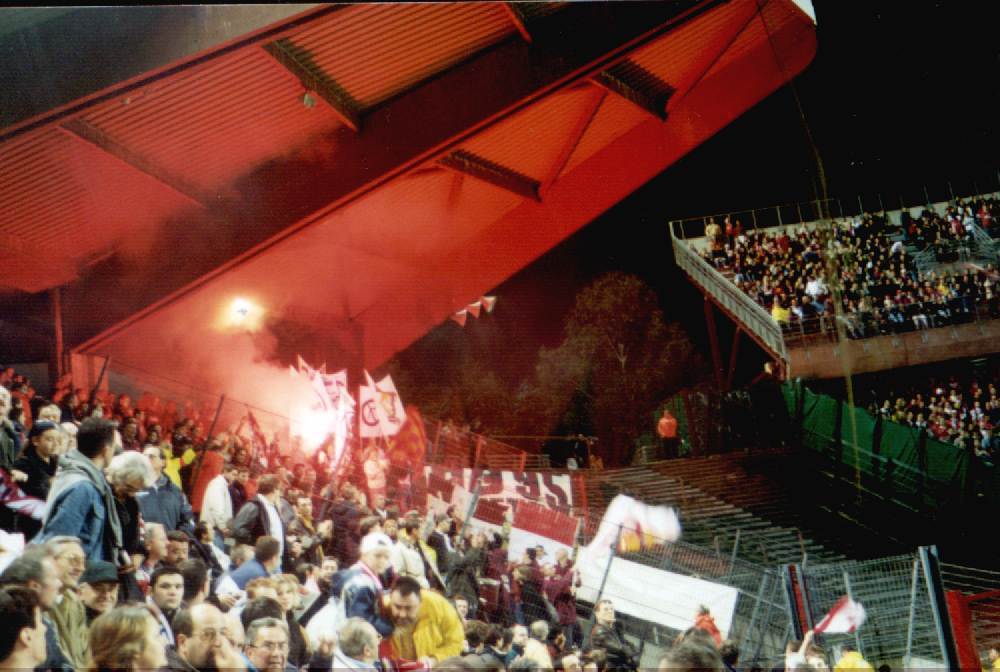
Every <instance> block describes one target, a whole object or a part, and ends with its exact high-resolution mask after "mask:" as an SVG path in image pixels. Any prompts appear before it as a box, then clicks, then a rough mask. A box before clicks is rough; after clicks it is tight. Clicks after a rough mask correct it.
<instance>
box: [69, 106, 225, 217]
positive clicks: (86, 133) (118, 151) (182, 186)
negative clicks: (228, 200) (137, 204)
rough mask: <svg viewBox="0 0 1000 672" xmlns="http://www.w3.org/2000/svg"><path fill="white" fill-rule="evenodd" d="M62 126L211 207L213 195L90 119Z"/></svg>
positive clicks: (193, 199) (189, 197)
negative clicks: (105, 130)
mask: <svg viewBox="0 0 1000 672" xmlns="http://www.w3.org/2000/svg"><path fill="white" fill-rule="evenodd" d="M59 129H60V130H61V131H62V132H63V133H65V134H66V135H68V136H70V137H72V138H75V139H77V140H82V141H83V142H86V143H87V144H89V145H92V146H94V147H96V148H97V149H99V150H101V151H102V152H105V153H107V154H110V155H111V156H113V157H115V158H116V159H118V160H119V161H121V162H122V163H125V164H127V165H128V166H129V167H130V168H133V169H135V170H138V171H139V172H140V173H143V174H145V175H148V176H149V177H151V178H153V179H154V180H156V181H157V182H159V183H160V184H164V185H166V186H168V187H170V188H171V189H172V190H173V191H175V192H177V193H178V194H180V195H181V196H183V197H184V198H186V199H188V200H189V201H191V202H192V203H194V204H195V205H198V206H201V207H203V208H209V207H211V206H212V197H211V196H210V195H209V194H207V193H204V192H202V191H201V190H200V189H198V188H197V187H195V186H193V185H190V184H188V183H186V182H185V181H184V180H183V179H181V178H180V177H178V176H176V175H171V174H169V173H168V172H167V171H166V170H164V169H162V168H160V167H159V166H156V165H154V164H153V163H152V162H151V161H149V160H148V159H146V158H145V157H143V156H140V155H139V154H136V153H135V152H134V151H132V150H131V149H129V148H128V147H126V146H125V145H122V144H121V143H119V142H118V141H117V140H115V139H113V138H112V137H111V136H109V135H108V134H107V133H105V132H104V131H102V130H101V129H99V128H97V127H96V126H94V125H93V124H91V123H90V122H87V121H84V120H83V119H73V120H72V121H67V122H65V123H64V124H62V125H61V126H59Z"/></svg>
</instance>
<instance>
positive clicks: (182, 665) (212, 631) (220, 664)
mask: <svg viewBox="0 0 1000 672" xmlns="http://www.w3.org/2000/svg"><path fill="white" fill-rule="evenodd" d="M173 630H174V638H175V640H176V642H177V645H176V646H171V647H167V669H169V670H173V671H175V672H201V671H202V670H205V671H207V670H242V669H245V668H246V663H245V662H244V661H243V659H242V658H241V656H240V654H239V653H238V652H237V651H236V649H234V648H233V645H232V644H231V643H230V640H229V636H230V634H229V631H228V627H227V624H226V620H225V617H224V616H223V615H222V612H221V611H219V610H218V609H217V608H216V607H215V606H213V605H211V604H207V603H206V604H199V605H198V606H195V607H191V608H190V609H181V610H180V611H178V612H177V615H176V616H174V621H173Z"/></svg>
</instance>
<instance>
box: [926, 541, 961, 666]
mask: <svg viewBox="0 0 1000 672" xmlns="http://www.w3.org/2000/svg"><path fill="white" fill-rule="evenodd" d="M917 552H918V553H919V554H920V564H921V566H922V567H923V571H924V581H925V582H926V583H927V597H928V601H929V602H930V604H929V606H930V608H931V614H932V615H933V616H934V628H935V629H936V630H937V636H938V643H939V644H940V646H941V659H942V660H943V661H944V666H945V669H949V670H957V669H959V666H958V653H957V651H956V649H955V641H954V639H953V638H952V634H951V619H950V618H948V605H947V603H946V602H945V597H944V587H943V586H942V583H941V568H940V566H939V564H938V554H937V547H936V546H921V547H920V548H919V549H918V550H917Z"/></svg>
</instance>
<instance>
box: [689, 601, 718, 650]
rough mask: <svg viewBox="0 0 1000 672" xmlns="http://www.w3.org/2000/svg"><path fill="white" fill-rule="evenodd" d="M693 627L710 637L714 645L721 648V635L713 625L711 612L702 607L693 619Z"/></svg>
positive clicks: (713, 620)
mask: <svg viewBox="0 0 1000 672" xmlns="http://www.w3.org/2000/svg"><path fill="white" fill-rule="evenodd" d="M694 627H695V628H697V629H698V630H704V631H705V632H707V633H708V634H710V635H712V639H714V640H715V645H716V646H722V633H721V632H719V628H718V626H716V625H715V619H714V618H712V612H711V611H709V609H708V607H706V606H702V607H701V608H700V609H698V615H697V616H696V617H695V619H694Z"/></svg>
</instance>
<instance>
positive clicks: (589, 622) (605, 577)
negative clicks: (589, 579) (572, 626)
mask: <svg viewBox="0 0 1000 672" xmlns="http://www.w3.org/2000/svg"><path fill="white" fill-rule="evenodd" d="M621 540H622V525H621V524H620V523H619V525H618V532H617V533H616V534H615V543H614V545H613V546H612V547H611V553H610V555H608V564H607V566H605V567H604V575H603V576H602V577H601V586H600V587H599V588H598V589H597V597H596V598H595V599H594V610H593V611H591V612H590V618H588V619H587V631H586V641H588V642H589V641H590V637H591V635H592V634H593V631H594V620H595V617H594V611H596V610H597V605H598V604H600V603H601V597H603V596H604V586H605V585H607V583H608V574H610V573H611V563H613V562H614V560H615V556H616V555H617V554H618V544H620V543H621Z"/></svg>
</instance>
